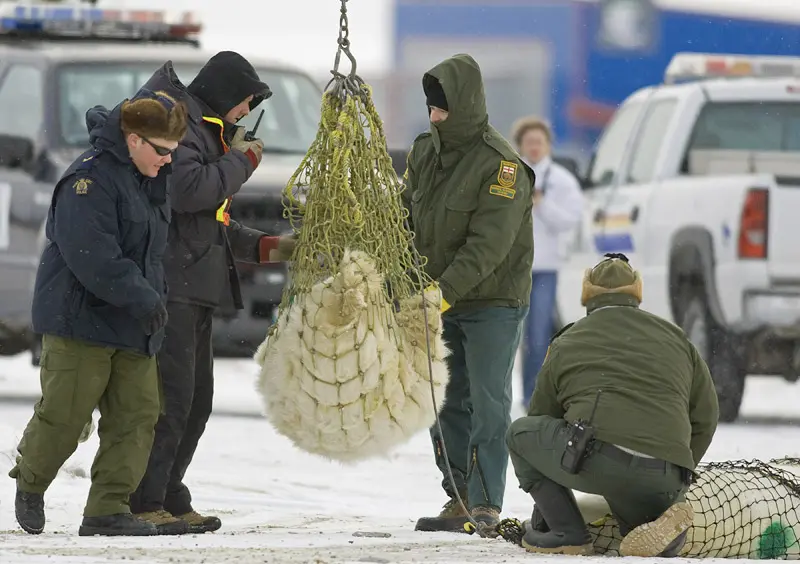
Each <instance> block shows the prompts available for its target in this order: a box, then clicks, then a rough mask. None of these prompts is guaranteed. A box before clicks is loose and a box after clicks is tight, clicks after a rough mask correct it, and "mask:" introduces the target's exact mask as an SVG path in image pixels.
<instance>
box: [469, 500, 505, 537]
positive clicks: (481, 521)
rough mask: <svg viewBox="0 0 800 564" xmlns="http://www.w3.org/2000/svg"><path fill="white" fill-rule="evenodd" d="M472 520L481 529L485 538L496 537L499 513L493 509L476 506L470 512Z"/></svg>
mask: <svg viewBox="0 0 800 564" xmlns="http://www.w3.org/2000/svg"><path fill="white" fill-rule="evenodd" d="M470 514H471V515H472V519H473V520H474V521H475V522H476V523H477V524H478V527H480V528H481V530H482V531H483V534H485V535H486V536H487V537H490V538H495V537H497V535H498V533H497V529H496V527H497V524H498V523H499V522H500V512H499V511H498V510H497V509H495V508H494V507H486V506H481V505H479V506H477V507H473V508H472V509H471V510H470Z"/></svg>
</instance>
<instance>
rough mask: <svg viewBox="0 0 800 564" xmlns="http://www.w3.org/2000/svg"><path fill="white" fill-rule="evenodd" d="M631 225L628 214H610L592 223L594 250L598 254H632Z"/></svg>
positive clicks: (633, 249)
mask: <svg viewBox="0 0 800 564" xmlns="http://www.w3.org/2000/svg"><path fill="white" fill-rule="evenodd" d="M632 229H633V223H632V222H631V217H630V214H621V213H620V214H611V215H605V216H602V217H600V218H599V219H598V220H596V221H595V222H594V248H595V250H596V251H597V252H598V253H599V254H605V253H633V252H634V251H635V248H634V244H633V234H632Z"/></svg>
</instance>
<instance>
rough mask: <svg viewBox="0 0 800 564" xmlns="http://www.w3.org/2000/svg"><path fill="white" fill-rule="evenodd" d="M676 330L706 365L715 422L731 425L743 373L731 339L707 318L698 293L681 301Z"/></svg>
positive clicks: (739, 402) (738, 404) (739, 403)
mask: <svg viewBox="0 0 800 564" xmlns="http://www.w3.org/2000/svg"><path fill="white" fill-rule="evenodd" d="M680 309H681V315H680V326H681V328H682V329H683V331H684V332H685V333H686V336H687V337H688V338H689V340H690V341H691V342H692V344H693V345H694V346H695V348H696V349H697V351H698V352H699V353H700V356H701V357H702V359H703V360H704V361H705V362H706V364H707V365H708V369H709V372H711V378H712V379H713V380H714V387H715V388H716V390H717V400H718V402H719V420H720V421H721V422H723V423H732V422H733V421H735V420H736V418H737V417H738V416H739V409H740V408H741V406H742V398H743V397H744V386H745V378H746V376H747V372H746V370H745V369H744V368H743V363H742V362H741V361H740V359H739V356H738V354H737V347H736V340H735V336H734V335H731V334H730V332H728V331H727V330H726V329H725V328H724V327H721V326H720V325H719V324H718V323H717V322H716V321H715V320H714V318H713V316H712V315H711V312H710V311H709V309H708V305H707V304H706V301H705V299H704V297H703V293H702V292H698V291H693V292H690V293H688V295H686V298H685V299H684V300H682V301H681V308H680Z"/></svg>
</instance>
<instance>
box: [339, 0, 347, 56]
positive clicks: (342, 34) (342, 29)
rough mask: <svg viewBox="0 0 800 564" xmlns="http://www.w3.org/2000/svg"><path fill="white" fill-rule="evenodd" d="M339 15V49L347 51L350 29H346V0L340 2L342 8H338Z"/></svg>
mask: <svg viewBox="0 0 800 564" xmlns="http://www.w3.org/2000/svg"><path fill="white" fill-rule="evenodd" d="M339 12H340V13H341V15H340V16H339V41H338V43H339V47H341V48H342V49H347V48H349V47H350V39H349V35H350V29H349V28H348V27H347V0H342V6H341V8H339Z"/></svg>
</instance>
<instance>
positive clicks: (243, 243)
mask: <svg viewBox="0 0 800 564" xmlns="http://www.w3.org/2000/svg"><path fill="white" fill-rule="evenodd" d="M226 231H227V233H228V241H229V242H230V244H231V251H232V252H233V256H234V257H235V258H236V260H240V261H242V262H250V263H258V262H259V260H258V259H259V256H258V242H259V241H260V240H261V238H262V237H266V235H267V234H266V233H262V232H261V231H259V230H257V229H251V228H250V227H245V226H244V225H242V224H241V223H238V222H236V221H234V220H231V222H230V225H228V227H227V229H226Z"/></svg>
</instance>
